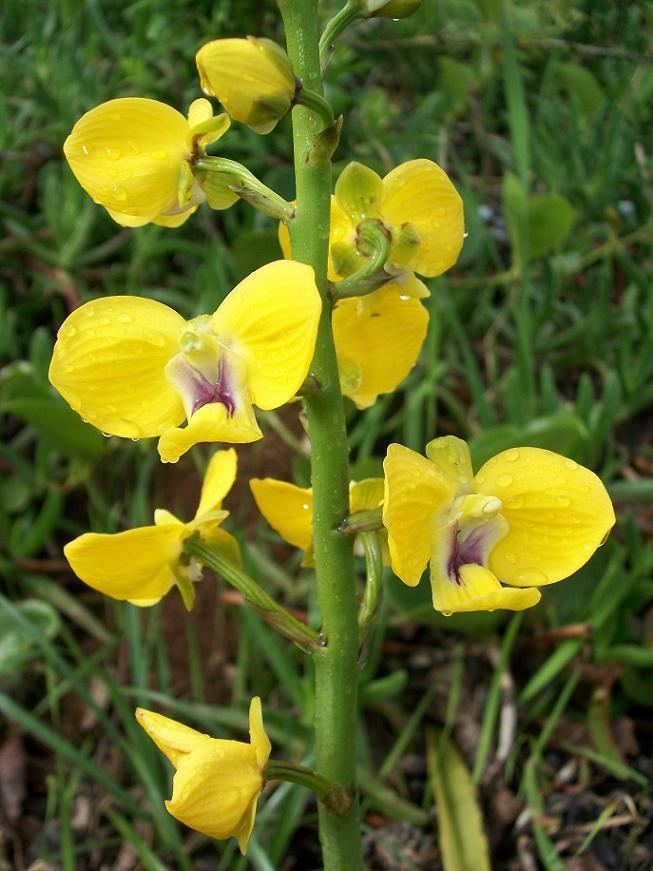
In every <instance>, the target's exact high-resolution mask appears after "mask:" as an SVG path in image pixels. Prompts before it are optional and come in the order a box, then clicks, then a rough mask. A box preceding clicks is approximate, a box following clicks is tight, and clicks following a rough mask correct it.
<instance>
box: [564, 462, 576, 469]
mask: <svg viewBox="0 0 653 871" xmlns="http://www.w3.org/2000/svg"><path fill="white" fill-rule="evenodd" d="M565 468H566V469H570V470H571V471H573V470H574V469H577V468H578V463H576V462H574V460H565Z"/></svg>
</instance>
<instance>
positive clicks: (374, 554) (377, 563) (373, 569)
mask: <svg viewBox="0 0 653 871" xmlns="http://www.w3.org/2000/svg"><path fill="white" fill-rule="evenodd" d="M360 541H361V542H362V544H363V550H364V552H365V572H366V578H365V592H364V593H363V600H362V602H361V606H360V610H359V612H358V626H359V627H360V631H361V636H362V637H364V636H365V635H367V634H368V633H369V631H370V629H371V628H372V627H373V625H374V623H375V621H376V617H377V615H378V612H379V602H380V599H381V595H382V593H383V583H382V580H383V560H382V558H381V543H380V541H379V536H378V533H376V532H363V533H361V536H360Z"/></svg>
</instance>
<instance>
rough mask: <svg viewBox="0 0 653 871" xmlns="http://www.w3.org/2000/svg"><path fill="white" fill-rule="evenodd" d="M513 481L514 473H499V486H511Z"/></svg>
mask: <svg viewBox="0 0 653 871" xmlns="http://www.w3.org/2000/svg"><path fill="white" fill-rule="evenodd" d="M512 481H513V478H512V475H499V480H498V481H497V483H498V485H499V487H510V485H511V484H512Z"/></svg>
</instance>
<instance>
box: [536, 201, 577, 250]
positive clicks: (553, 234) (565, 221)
mask: <svg viewBox="0 0 653 871" xmlns="http://www.w3.org/2000/svg"><path fill="white" fill-rule="evenodd" d="M575 215H576V212H575V209H574V207H573V206H572V205H571V203H570V202H569V201H568V200H566V199H565V198H564V197H561V196H560V195H559V194H534V195H533V196H532V197H531V198H530V200H529V202H528V246H529V254H530V256H531V257H544V256H545V255H546V254H548V253H549V252H550V251H551V250H552V249H553V248H556V247H557V246H558V245H560V243H561V242H563V241H564V240H565V239H566V238H567V236H568V235H569V232H570V231H571V228H572V227H573V225H574V218H575Z"/></svg>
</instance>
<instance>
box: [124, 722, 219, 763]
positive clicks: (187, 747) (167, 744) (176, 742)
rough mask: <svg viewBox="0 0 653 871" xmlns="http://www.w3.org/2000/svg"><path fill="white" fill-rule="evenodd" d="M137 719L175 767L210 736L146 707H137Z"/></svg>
mask: <svg viewBox="0 0 653 871" xmlns="http://www.w3.org/2000/svg"><path fill="white" fill-rule="evenodd" d="M136 719H137V721H138V723H139V725H140V726H142V727H143V729H145V731H146V732H147V734H148V735H149V736H150V738H151V739H152V740H153V741H154V743H155V744H156V746H157V747H158V748H159V750H160V751H161V752H162V753H164V754H165V755H166V756H167V757H168V759H169V760H170V761H171V762H172V764H173V765H174V766H175V768H176V767H177V766H178V764H179V760H180V759H181V757H182V756H186V755H187V754H188V753H190V752H191V751H192V750H193V749H194V748H195V747H197V746H198V744H200V743H201V742H202V741H203V740H205V739H206V738H208V737H209V736H208V735H204V734H202V733H201V732H198V731H196V730H195V729H191V728H190V726H184V724H183V723H178V722H177V721H176V720H171V719H170V717H164V716H163V715H162V714H155V713H154V711H147V710H145V709H144V708H136Z"/></svg>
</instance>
